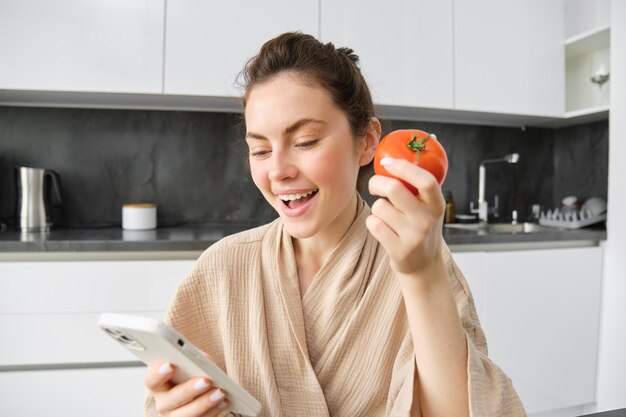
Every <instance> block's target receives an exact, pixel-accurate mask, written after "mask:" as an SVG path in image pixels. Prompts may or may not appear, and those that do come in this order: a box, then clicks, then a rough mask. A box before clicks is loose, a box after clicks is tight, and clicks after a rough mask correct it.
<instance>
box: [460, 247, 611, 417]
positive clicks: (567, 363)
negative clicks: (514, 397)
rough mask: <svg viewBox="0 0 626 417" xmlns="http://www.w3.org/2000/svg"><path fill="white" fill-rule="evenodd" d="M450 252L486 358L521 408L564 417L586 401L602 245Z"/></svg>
mask: <svg viewBox="0 0 626 417" xmlns="http://www.w3.org/2000/svg"><path fill="white" fill-rule="evenodd" d="M453 258H454V260H455V262H456V263H457V265H458V266H459V268H460V269H461V271H462V272H463V274H464V275H465V278H466V279H467V282H468V284H469V286H470V288H471V290H472V293H473V295H474V301H475V302H476V309H477V312H478V317H479V319H480V322H481V325H482V328H483V330H484V332H485V335H486V336H487V343H488V346H489V357H490V358H491V359H492V360H493V361H494V362H495V363H496V364H497V365H498V366H500V367H501V368H502V369H503V370H504V372H505V373H506V374H507V375H508V376H509V377H510V378H511V379H512V380H513V385H514V386H515V389H516V390H517V392H518V394H519V395H520V397H521V399H522V402H523V403H524V406H525V408H526V411H527V412H528V413H529V414H537V415H547V414H542V413H547V412H550V411H551V410H552V412H554V413H556V414H554V415H572V413H570V414H567V412H568V410H570V411H571V410H573V409H575V407H580V406H582V405H583V404H588V403H591V402H593V401H594V399H595V378H596V369H597V346H598V332H599V321H600V320H599V319H600V318H599V314H600V288H601V282H602V248H600V247H583V248H562V249H541V250H510V251H506V250H504V251H489V252H486V251H476V252H454V253H453ZM564 411H565V414H562V412H564ZM559 412H561V414H559Z"/></svg>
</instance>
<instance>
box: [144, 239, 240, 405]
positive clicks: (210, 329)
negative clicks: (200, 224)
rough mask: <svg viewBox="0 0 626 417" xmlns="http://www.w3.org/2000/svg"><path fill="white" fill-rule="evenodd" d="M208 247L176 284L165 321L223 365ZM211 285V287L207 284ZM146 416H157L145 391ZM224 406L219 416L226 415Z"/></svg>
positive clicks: (210, 256) (215, 292) (212, 265)
mask: <svg viewBox="0 0 626 417" xmlns="http://www.w3.org/2000/svg"><path fill="white" fill-rule="evenodd" d="M212 252H213V251H212V250H211V248H209V250H207V251H205V252H204V254H203V255H202V256H201V257H200V258H199V259H198V261H197V262H196V264H195V265H194V267H193V269H192V270H191V272H190V273H189V274H188V275H187V277H186V278H185V279H184V280H183V282H182V283H181V284H180V285H179V287H178V289H177V291H176V295H175V296H174V299H173V301H172V303H171V304H170V307H169V310H168V311H167V314H166V317H165V322H166V323H167V324H169V325H170V326H172V327H173V328H174V329H176V330H177V331H178V332H179V333H180V334H182V335H183V336H184V337H185V338H186V339H187V340H188V341H190V342H191V343H192V344H193V345H194V346H196V347H197V348H198V349H200V350H202V351H204V352H206V353H208V354H209V355H210V356H211V358H212V359H213V360H214V361H215V362H216V363H217V365H218V366H219V367H220V368H222V369H224V352H223V345H222V343H221V340H222V338H221V337H220V334H219V326H218V311H217V309H218V307H217V303H216V302H215V300H216V298H217V297H219V295H218V292H219V290H218V288H217V287H218V286H217V285H215V286H212V285H211V283H212V279H211V276H212V275H214V274H212V271H214V270H216V269H218V268H216V266H217V265H215V264H216V262H218V260H217V257H215V256H213V255H212ZM210 287H213V288H210ZM144 411H145V415H146V417H158V416H159V414H158V413H157V411H156V408H155V403H154V398H153V397H152V395H151V394H150V393H149V392H148V393H147V394H146V397H145V401H144ZM229 414H230V413H229V412H228V410H225V411H224V412H222V413H220V414H219V416H220V417H221V416H228V415H229Z"/></svg>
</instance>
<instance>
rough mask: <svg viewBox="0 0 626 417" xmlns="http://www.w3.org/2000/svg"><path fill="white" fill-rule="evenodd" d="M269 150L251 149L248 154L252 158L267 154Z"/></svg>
mask: <svg viewBox="0 0 626 417" xmlns="http://www.w3.org/2000/svg"><path fill="white" fill-rule="evenodd" d="M269 153H270V151H265V150H261V151H252V152H250V156H251V157H252V158H259V159H260V158H263V157H265V156H267V155H269Z"/></svg>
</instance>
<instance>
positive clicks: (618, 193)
mask: <svg viewBox="0 0 626 417" xmlns="http://www.w3.org/2000/svg"><path fill="white" fill-rule="evenodd" d="M625 157H626V1H624V0H612V1H611V113H610V120H609V191H608V203H609V206H608V219H607V232H608V239H607V241H606V244H605V252H604V272H603V290H602V298H603V300H602V312H601V319H600V320H601V323H600V346H599V363H598V365H599V369H598V380H597V403H596V404H595V405H594V406H590V407H585V413H591V412H596V411H606V410H612V409H617V408H626V164H625V163H624V158H625Z"/></svg>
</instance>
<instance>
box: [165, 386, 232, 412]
mask: <svg viewBox="0 0 626 417" xmlns="http://www.w3.org/2000/svg"><path fill="white" fill-rule="evenodd" d="M227 406H228V402H227V401H226V394H225V393H224V391H222V390H221V389H219V388H215V389H212V390H211V391H209V392H207V393H205V394H204V395H201V396H199V397H197V398H195V399H194V400H193V401H190V402H189V403H187V404H184V405H182V406H181V407H179V408H177V409H176V410H174V411H172V413H170V415H171V417H179V416H181V417H182V416H203V417H204V416H211V417H213V416H217V415H218V414H219V413H221V412H222V411H224V410H225V409H226V408H227Z"/></svg>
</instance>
